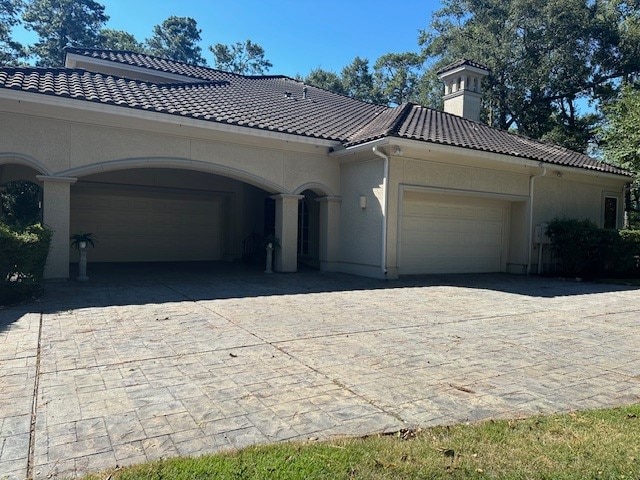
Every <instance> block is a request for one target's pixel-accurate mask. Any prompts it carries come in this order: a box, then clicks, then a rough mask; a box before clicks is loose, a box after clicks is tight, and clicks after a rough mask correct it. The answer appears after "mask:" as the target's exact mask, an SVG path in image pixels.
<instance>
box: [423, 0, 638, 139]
mask: <svg viewBox="0 0 640 480" xmlns="http://www.w3.org/2000/svg"><path fill="white" fill-rule="evenodd" d="M637 3H638V0H600V1H597V2H593V1H590V0H546V1H540V0H444V2H443V8H442V9H441V10H439V11H437V12H435V14H434V16H433V20H432V22H431V26H430V29H429V30H427V31H423V32H421V35H420V39H419V42H420V44H421V45H422V47H423V54H424V55H425V56H426V57H427V58H428V59H430V61H431V70H432V71H435V70H437V69H439V68H440V67H442V66H443V65H445V64H446V63H449V62H450V61H453V60H457V59H459V58H471V59H473V60H476V61H478V62H481V63H484V64H486V65H487V66H488V67H489V68H490V69H491V74H490V76H489V78H488V81H487V82H486V84H485V85H486V86H487V88H486V92H485V93H486V95H485V100H486V104H487V105H488V106H489V114H488V118H487V120H488V121H489V123H491V124H492V125H493V126H496V127H499V128H502V129H509V128H513V129H517V130H518V132H520V133H522V134H524V135H528V136H530V137H533V138H545V136H546V137H547V138H554V139H564V140H563V143H564V144H565V145H567V146H568V147H571V148H574V149H579V150H582V151H584V150H585V149H586V147H587V142H588V139H589V138H591V137H592V134H593V127H594V120H596V118H595V117H593V116H585V115H582V114H581V113H580V110H579V108H578V105H579V102H580V101H581V100H582V101H584V100H592V99H603V98H606V97H607V95H615V91H616V84H617V82H619V80H620V79H622V78H625V76H628V75H630V74H631V73H632V72H633V71H634V69H635V71H636V72H637V71H638V70H637V69H638V65H640V64H639V63H638V62H640V51H639V48H638V47H637V43H634V41H635V39H637V37H636V34H635V33H634V31H635V30H634V29H635V28H636V27H637V25H638V23H639V22H638V18H637V17H638V12H637V8H635V9H634V8H632V7H633V5H636V6H637ZM631 4H633V5H631ZM558 129H560V130H562V135H558V131H559V130H558Z"/></svg>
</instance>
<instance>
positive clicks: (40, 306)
mask: <svg viewBox="0 0 640 480" xmlns="http://www.w3.org/2000/svg"><path fill="white" fill-rule="evenodd" d="M76 268H77V266H76ZM88 273H89V276H90V280H89V281H88V282H78V281H76V280H70V281H68V282H52V283H48V284H47V286H46V289H45V294H44V295H43V297H42V298H41V299H39V300H38V301H32V302H27V303H23V304H20V305H17V306H14V307H10V308H4V309H2V308H1V307H0V331H3V330H4V329H5V328H6V327H7V326H8V325H10V324H11V323H13V322H15V321H16V320H17V319H19V318H20V317H21V316H22V315H24V314H25V313H34V312H38V313H40V312H42V313H55V312H60V311H66V310H71V309H79V308H89V307H107V306H118V305H144V304H163V303H173V302H184V301H200V300H220V299H232V298H251V297H265V296H273V295H304V294H309V293H323V292H341V291H357V290H381V289H398V288H431V287H458V288H464V289H481V290H490V291H499V292H504V293H510V294H514V295H522V296H527V297H543V298H555V297H563V296H574V295H590V294H598V293H605V292H616V291H620V292H624V291H628V290H637V289H639V288H640V287H634V286H625V285H611V284H602V283H592V282H576V281H573V280H566V281H565V280H561V279H555V278H546V277H537V276H534V277H526V276H522V275H509V274H500V273H496V274H450V275H421V276H410V277H403V278H401V279H399V280H381V279H372V278H365V277H358V276H355V275H348V274H341V273H324V272H319V271H317V270H301V271H299V272H297V273H290V274H277V273H276V274H272V275H269V274H265V273H263V272H262V270H261V269H259V268H257V267H256V266H252V265H245V264H240V263H226V262H198V263H190V262H181V263H124V264H91V265H89V272H88ZM75 276H76V274H75V272H74V268H72V275H71V277H72V278H75Z"/></svg>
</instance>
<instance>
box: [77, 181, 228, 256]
mask: <svg viewBox="0 0 640 480" xmlns="http://www.w3.org/2000/svg"><path fill="white" fill-rule="evenodd" d="M134 195H135V192H132V191H131V190H125V191H123V192H119V193H115V192H114V193H111V192H109V193H91V194H87V193H75V194H72V227H71V228H72V232H87V231H88V232H94V233H95V236H96V238H97V244H96V248H95V249H92V250H91V252H90V258H91V261H103V262H104V261H108V262H141V261H142V262H144V261H197V260H203V261H210V260H220V259H221V258H222V225H223V222H222V199H221V198H220V197H219V196H218V197H213V196H212V197H210V198H206V199H205V198H201V197H200V198H188V194H185V195H183V197H185V198H175V194H174V195H173V196H174V198H169V199H161V198H148V197H135V196H134Z"/></svg>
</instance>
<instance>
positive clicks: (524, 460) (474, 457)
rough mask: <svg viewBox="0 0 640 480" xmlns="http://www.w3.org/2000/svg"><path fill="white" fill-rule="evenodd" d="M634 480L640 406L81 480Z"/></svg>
mask: <svg viewBox="0 0 640 480" xmlns="http://www.w3.org/2000/svg"><path fill="white" fill-rule="evenodd" d="M105 478H109V479H110V480H161V479H167V480H169V479H171V480H182V479H184V480H187V479H188V480H194V479H216V480H218V479H220V480H225V479H287V480H293V479H300V480H310V479H327V480H328V479H332V480H333V479H414V478H415V479H496V478H499V479H523V480H524V479H554V480H556V479H561V480H562V479H584V478H589V479H633V480H638V479H640V405H632V406H628V407H621V408H612V409H603V410H593V411H585V412H575V413H568V414H558V415H548V416H537V417H531V418H526V419H521V420H499V421H485V422H481V423H477V424H471V425H453V426H443V427H434V428H428V429H424V430H415V431H413V430H408V431H402V432H399V433H397V434H393V435H372V436H369V437H365V438H338V439H333V440H330V441H321V442H303V443H279V444H273V445H263V446H254V447H249V448H245V449H242V450H238V451H230V452H224V453H219V454H215V455H206V456H202V457H197V458H174V459H168V460H162V461H157V462H152V463H148V464H143V465H138V466H133V467H128V468H123V469H118V470H115V471H112V472H104V473H102V474H100V475H93V476H88V477H86V478H85V480H104V479H105Z"/></svg>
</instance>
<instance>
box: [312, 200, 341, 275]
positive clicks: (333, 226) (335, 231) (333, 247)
mask: <svg viewBox="0 0 640 480" xmlns="http://www.w3.org/2000/svg"><path fill="white" fill-rule="evenodd" d="M341 201H342V199H341V198H340V197H321V198H316V202H318V203H319V204H320V238H319V244H320V251H319V257H320V270H321V271H323V272H337V271H338V260H339V256H340V202H341Z"/></svg>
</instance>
